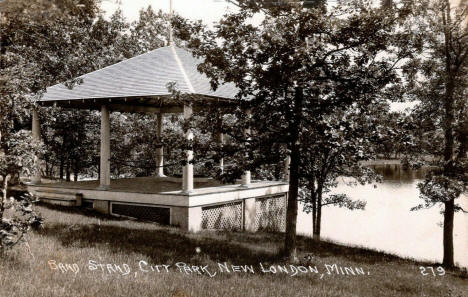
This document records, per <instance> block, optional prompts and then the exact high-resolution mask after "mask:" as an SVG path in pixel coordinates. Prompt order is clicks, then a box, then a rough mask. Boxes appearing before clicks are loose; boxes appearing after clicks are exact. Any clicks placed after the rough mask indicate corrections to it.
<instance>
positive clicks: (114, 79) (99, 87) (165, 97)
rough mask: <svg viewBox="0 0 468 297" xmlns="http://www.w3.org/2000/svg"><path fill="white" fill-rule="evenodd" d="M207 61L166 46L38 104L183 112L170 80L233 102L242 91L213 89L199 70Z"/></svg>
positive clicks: (57, 90)
mask: <svg viewBox="0 0 468 297" xmlns="http://www.w3.org/2000/svg"><path fill="white" fill-rule="evenodd" d="M202 62H203V61H202V60H200V59H197V58H195V57H193V56H192V54H191V53H190V52H189V51H187V50H185V49H182V48H178V47H176V46H166V47H161V48H158V49H155V50H153V51H150V52H148V53H145V54H142V55H139V56H136V57H133V58H130V59H127V60H124V61H122V62H119V63H116V64H113V65H110V66H107V67H104V68H102V69H99V70H97V71H93V72H91V73H88V74H85V75H83V76H80V78H81V79H82V83H81V84H76V85H75V86H74V87H73V88H72V89H70V88H68V87H66V86H65V85H64V84H57V85H54V86H52V87H49V88H47V90H46V92H45V93H44V95H43V97H42V98H41V99H40V100H39V101H38V103H39V104H40V105H44V106H50V105H58V106H62V107H70V108H85V109H99V108H100V105H101V104H103V103H104V102H105V103H106V104H108V105H109V107H110V109H111V110H116V111H130V112H138V111H150V112H151V111H152V112H179V111H180V107H181V106H180V102H179V103H177V102H174V100H170V98H169V97H170V95H171V94H170V93H169V91H168V89H167V83H169V82H176V84H177V85H176V88H177V89H178V90H179V91H181V92H183V93H189V94H195V95H199V96H201V97H202V98H203V101H206V100H208V101H218V102H219V101H221V102H226V103H229V102H231V103H232V101H233V99H234V96H235V95H236V94H237V91H238V90H237V88H236V87H235V85H234V84H232V83H225V84H222V85H220V86H219V87H218V89H217V90H216V91H213V90H212V89H211V85H210V80H209V78H208V77H207V76H206V75H204V74H201V73H200V72H198V70H197V66H198V64H200V63H202ZM205 103H206V102H205ZM151 108H152V109H151ZM155 108H156V109H155ZM157 109H159V110H157Z"/></svg>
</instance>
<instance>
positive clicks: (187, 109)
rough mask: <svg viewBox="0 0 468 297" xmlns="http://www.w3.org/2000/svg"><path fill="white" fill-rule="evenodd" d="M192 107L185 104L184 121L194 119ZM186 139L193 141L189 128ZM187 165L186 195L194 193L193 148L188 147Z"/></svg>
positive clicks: (185, 174) (183, 182)
mask: <svg viewBox="0 0 468 297" xmlns="http://www.w3.org/2000/svg"><path fill="white" fill-rule="evenodd" d="M192 113H193V110H192V106H190V105H188V104H184V120H186V121H187V120H190V118H191V117H192ZM185 139H186V140H187V141H188V142H191V141H192V140H193V133H192V129H190V128H188V129H187V131H186V132H185ZM185 161H186V162H187V163H186V165H185V166H184V171H183V179H182V190H183V191H184V192H185V193H190V192H193V164H192V161H193V151H192V148H191V147H188V148H187V150H186V160H185Z"/></svg>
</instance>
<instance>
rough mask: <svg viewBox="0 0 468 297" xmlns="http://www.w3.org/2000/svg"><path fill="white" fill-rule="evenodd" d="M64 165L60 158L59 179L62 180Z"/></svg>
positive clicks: (62, 159)
mask: <svg viewBox="0 0 468 297" xmlns="http://www.w3.org/2000/svg"><path fill="white" fill-rule="evenodd" d="M64 163H65V160H64V158H63V156H62V157H61V158H60V179H61V180H63V175H64Z"/></svg>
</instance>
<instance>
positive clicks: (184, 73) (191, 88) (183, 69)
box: [171, 45, 195, 94]
mask: <svg viewBox="0 0 468 297" xmlns="http://www.w3.org/2000/svg"><path fill="white" fill-rule="evenodd" d="M171 50H172V54H173V55H174V59H175V60H176V62H177V65H178V66H179V69H180V72H182V76H183V77H184V80H185V83H186V84H187V87H188V89H189V91H190V92H192V93H193V94H195V89H194V88H193V85H192V82H191V81H190V79H189V77H188V75H187V72H185V68H184V65H183V64H182V61H181V60H180V58H179V55H177V52H176V50H175V46H173V45H171Z"/></svg>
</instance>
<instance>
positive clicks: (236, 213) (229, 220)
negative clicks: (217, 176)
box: [202, 202, 242, 230]
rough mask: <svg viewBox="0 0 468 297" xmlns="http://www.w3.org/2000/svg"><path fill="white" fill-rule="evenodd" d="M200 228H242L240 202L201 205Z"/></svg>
mask: <svg viewBox="0 0 468 297" xmlns="http://www.w3.org/2000/svg"><path fill="white" fill-rule="evenodd" d="M202 228H203V229H224V230H242V202H235V203H229V204H223V205H215V206H209V207H203V208H202Z"/></svg>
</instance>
